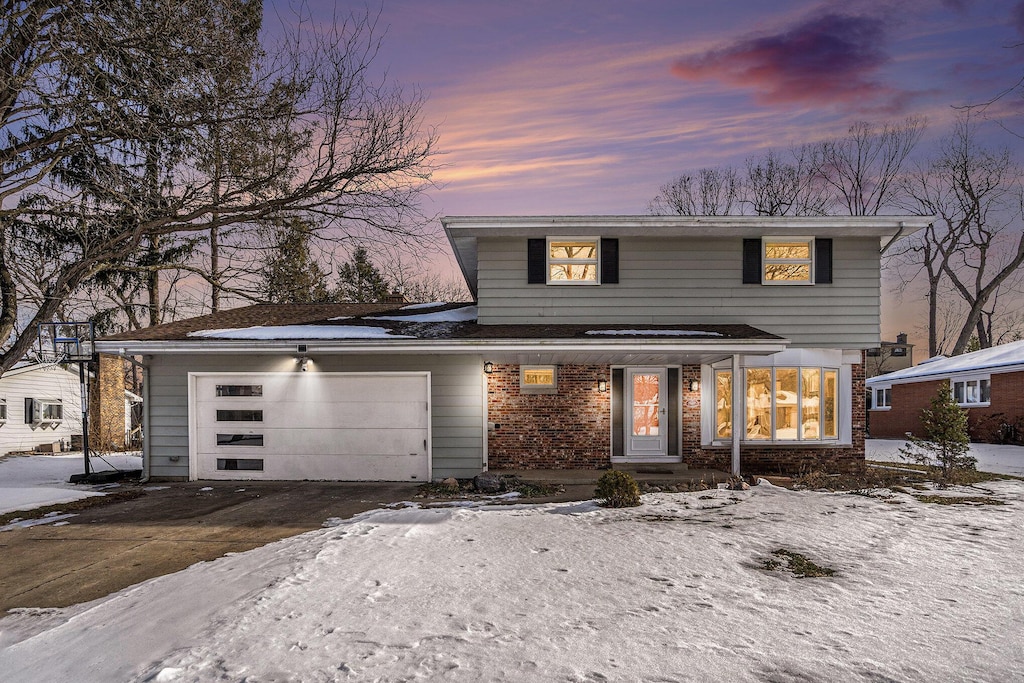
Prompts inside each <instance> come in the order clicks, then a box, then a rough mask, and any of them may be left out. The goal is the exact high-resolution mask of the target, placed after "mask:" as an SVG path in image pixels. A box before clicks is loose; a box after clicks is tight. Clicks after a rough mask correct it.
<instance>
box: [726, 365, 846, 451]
mask: <svg viewBox="0 0 1024 683" xmlns="http://www.w3.org/2000/svg"><path fill="white" fill-rule="evenodd" d="M838 392H839V371H838V370H836V369H833V368H748V369H747V370H746V399H745V401H746V405H745V414H746V422H747V424H746V438H747V439H748V440H752V441H820V440H826V439H836V438H839V420H838V414H839V411H838V405H837V401H838Z"/></svg>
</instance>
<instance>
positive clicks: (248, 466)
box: [217, 458, 263, 471]
mask: <svg viewBox="0 0 1024 683" xmlns="http://www.w3.org/2000/svg"><path fill="white" fill-rule="evenodd" d="M217 469H218V470H257V471H262V470H263V459H262V458H217Z"/></svg>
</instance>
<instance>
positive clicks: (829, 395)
mask: <svg viewBox="0 0 1024 683" xmlns="http://www.w3.org/2000/svg"><path fill="white" fill-rule="evenodd" d="M838 393H839V373H838V372H836V371H835V370H825V386H824V387H823V390H822V397H821V424H822V433H823V438H826V439H835V438H836V437H838V436H839V426H838V425H839V415H838V412H839V411H838V410H837V409H836V397H837V395H838Z"/></svg>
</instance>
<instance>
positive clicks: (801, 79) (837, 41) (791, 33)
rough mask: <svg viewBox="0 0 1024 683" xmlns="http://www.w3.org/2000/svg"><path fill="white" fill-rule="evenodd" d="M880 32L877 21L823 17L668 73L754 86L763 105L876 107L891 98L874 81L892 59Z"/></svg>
mask: <svg viewBox="0 0 1024 683" xmlns="http://www.w3.org/2000/svg"><path fill="white" fill-rule="evenodd" d="M884 34H885V26H884V23H883V21H882V20H881V19H875V18H870V17H852V16H843V15H838V14H826V15H824V16H821V17H818V18H814V19H810V20H808V21H805V22H804V23H802V24H799V25H797V26H794V27H793V28H791V29H790V30H788V31H785V32H783V33H778V34H775V35H763V36H757V37H751V38H745V39H742V40H740V41H738V42H736V43H734V44H732V45H728V46H725V47H722V48H719V49H717V50H712V51H709V52H705V53H703V54H699V55H694V56H691V57H687V58H684V59H681V60H679V61H677V62H676V63H675V64H674V65H673V67H672V71H673V73H675V74H676V75H677V76H679V77H680V78H683V79H686V80H707V79H717V80H719V81H722V82H724V83H729V84H732V85H737V86H740V87H744V88H752V89H753V90H755V91H756V93H757V95H756V98H757V100H758V101H759V102H762V103H765V104H788V103H807V104H823V103H834V102H837V101H839V102H859V103H862V104H869V103H872V102H874V103H878V101H879V100H880V99H890V98H891V97H892V96H893V95H894V93H893V91H892V89H890V88H889V87H887V86H885V85H883V84H881V83H879V82H877V81H876V80H874V78H873V76H874V74H875V73H876V72H877V70H878V69H879V67H881V66H882V65H884V64H886V63H887V62H888V61H889V59H890V58H889V55H888V54H887V53H886V52H885V50H884V49H883V48H882V46H881V42H882V39H883V38H884Z"/></svg>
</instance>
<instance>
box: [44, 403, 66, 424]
mask: <svg viewBox="0 0 1024 683" xmlns="http://www.w3.org/2000/svg"><path fill="white" fill-rule="evenodd" d="M42 416H43V420H44V421H55V420H61V419H63V418H64V406H62V405H61V404H59V403H44V404H43V410H42Z"/></svg>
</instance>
